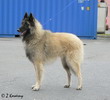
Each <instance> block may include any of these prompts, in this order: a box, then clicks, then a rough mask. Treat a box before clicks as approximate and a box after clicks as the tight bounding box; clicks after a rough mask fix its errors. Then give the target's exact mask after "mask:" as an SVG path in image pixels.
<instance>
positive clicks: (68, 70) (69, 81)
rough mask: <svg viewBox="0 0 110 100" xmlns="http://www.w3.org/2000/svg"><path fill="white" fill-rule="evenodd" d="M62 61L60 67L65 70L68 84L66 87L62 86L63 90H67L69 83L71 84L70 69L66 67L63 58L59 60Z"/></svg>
mask: <svg viewBox="0 0 110 100" xmlns="http://www.w3.org/2000/svg"><path fill="white" fill-rule="evenodd" d="M61 61H62V65H63V68H64V69H65V71H66V72H67V77H68V83H67V85H65V86H64V88H69V87H70V83H71V72H70V68H69V67H68V65H67V63H66V60H65V58H64V57H63V58H61Z"/></svg>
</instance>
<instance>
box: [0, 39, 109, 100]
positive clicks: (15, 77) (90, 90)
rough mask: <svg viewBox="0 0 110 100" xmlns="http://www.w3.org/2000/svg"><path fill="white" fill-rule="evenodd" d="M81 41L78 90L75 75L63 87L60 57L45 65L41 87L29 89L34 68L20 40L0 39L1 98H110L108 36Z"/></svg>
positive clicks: (75, 99)
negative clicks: (79, 84)
mask: <svg viewBox="0 0 110 100" xmlns="http://www.w3.org/2000/svg"><path fill="white" fill-rule="evenodd" d="M83 41H84V43H85V44H86V45H85V46H84V48H85V59H84V63H83V64H82V74H83V89H82V90H81V91H77V90H76V89H75V88H76V86H77V79H76V77H75V76H74V75H72V85H71V88H69V89H65V88H63V86H64V85H65V83H66V81H67V80H66V72H65V71H64V69H63V67H62V64H61V62H60V59H57V60H56V61H55V62H54V63H52V64H50V65H46V66H45V73H44V79H43V83H42V87H41V90H40V91H32V90H31V85H33V84H34V83H35V73H34V67H33V65H32V64H31V63H30V62H29V61H28V59H27V58H26V57H25V52H24V48H23V44H22V41H21V39H19V38H0V100H110V38H98V39H97V40H83Z"/></svg>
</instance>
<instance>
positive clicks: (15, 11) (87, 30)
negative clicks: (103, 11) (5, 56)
mask: <svg viewBox="0 0 110 100" xmlns="http://www.w3.org/2000/svg"><path fill="white" fill-rule="evenodd" d="M25 12H28V13H30V12H32V13H33V14H34V16H35V17H36V18H37V19H38V20H39V21H40V22H41V24H42V25H43V27H44V29H49V30H51V31H53V32H69V33H74V34H76V35H77V36H79V37H82V38H92V39H94V38H96V33H97V0H82V1H81V0H0V22H1V24H0V36H1V37H9V36H15V35H19V33H17V31H16V30H17V28H18V27H19V26H20V23H21V20H22V18H23V16H24V13H25Z"/></svg>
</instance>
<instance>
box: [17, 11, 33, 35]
mask: <svg viewBox="0 0 110 100" xmlns="http://www.w3.org/2000/svg"><path fill="white" fill-rule="evenodd" d="M34 20H35V19H34V17H33V15H32V13H30V15H29V16H28V14H27V13H25V15H24V18H23V20H22V24H21V27H20V28H19V29H17V31H18V32H20V33H21V35H22V36H25V35H29V34H30V30H31V28H32V27H34V26H35V23H34Z"/></svg>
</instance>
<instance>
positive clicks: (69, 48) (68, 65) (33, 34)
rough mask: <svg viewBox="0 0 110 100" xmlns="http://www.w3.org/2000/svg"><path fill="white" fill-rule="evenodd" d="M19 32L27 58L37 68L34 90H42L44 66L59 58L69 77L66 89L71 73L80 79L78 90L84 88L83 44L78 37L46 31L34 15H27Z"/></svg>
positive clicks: (68, 85) (66, 86)
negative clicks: (82, 72) (82, 69)
mask: <svg viewBox="0 0 110 100" xmlns="http://www.w3.org/2000/svg"><path fill="white" fill-rule="evenodd" d="M26 24H27V25H26ZM18 31H19V32H21V33H22V36H23V42H24V43H25V51H26V56H27V57H28V58H29V60H30V61H31V62H32V63H33V64H34V67H35V71H36V84H35V85H33V86H32V89H33V90H39V89H40V86H41V81H42V74H43V69H44V67H43V65H44V64H45V63H46V62H48V61H51V60H52V59H55V58H57V57H60V58H61V61H62V64H63V67H64V69H65V71H66V72H67V76H68V83H67V85H65V86H64V87H65V88H69V87H70V82H71V72H74V73H75V75H76V76H77V77H78V87H77V89H78V90H80V89H81V88H82V75H81V69H80V65H81V63H82V61H83V43H82V41H81V40H80V39H79V38H78V37H77V36H76V35H73V34H70V33H60V32H58V33H53V32H51V31H48V30H44V29H43V28H42V25H41V24H40V23H39V22H38V21H37V20H36V19H35V18H34V17H33V15H32V14H30V16H28V14H27V13H26V14H25V16H24V19H23V21H22V26H21V27H20V28H19V29H18Z"/></svg>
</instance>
